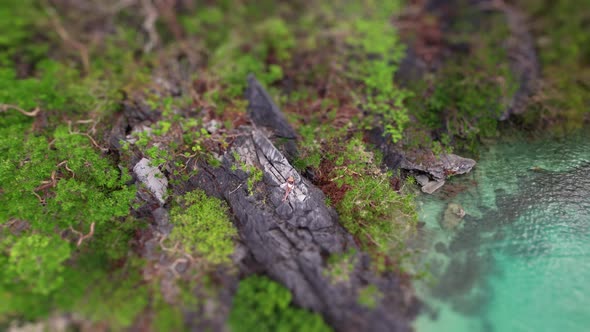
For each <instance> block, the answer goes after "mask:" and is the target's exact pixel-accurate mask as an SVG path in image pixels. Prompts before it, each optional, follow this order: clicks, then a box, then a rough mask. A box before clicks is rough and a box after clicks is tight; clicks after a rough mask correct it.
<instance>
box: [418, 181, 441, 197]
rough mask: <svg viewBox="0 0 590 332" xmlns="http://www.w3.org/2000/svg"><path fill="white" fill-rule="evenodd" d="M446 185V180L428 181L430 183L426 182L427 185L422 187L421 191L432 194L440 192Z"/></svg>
mask: <svg viewBox="0 0 590 332" xmlns="http://www.w3.org/2000/svg"><path fill="white" fill-rule="evenodd" d="M444 185H445V181H444V180H437V181H428V182H426V184H424V185H422V188H421V190H422V192H423V193H425V194H432V193H434V192H435V191H437V190H439V189H440V188H441V187H442V186H444Z"/></svg>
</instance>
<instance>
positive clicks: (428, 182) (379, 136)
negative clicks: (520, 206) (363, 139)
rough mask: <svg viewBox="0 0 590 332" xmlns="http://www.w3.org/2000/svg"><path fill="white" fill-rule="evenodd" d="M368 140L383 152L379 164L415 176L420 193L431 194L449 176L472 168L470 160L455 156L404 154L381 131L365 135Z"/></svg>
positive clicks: (421, 151)
mask: <svg viewBox="0 0 590 332" xmlns="http://www.w3.org/2000/svg"><path fill="white" fill-rule="evenodd" d="M368 138H369V141H370V142H371V143H373V144H375V145H376V146H377V148H378V149H379V150H381V152H382V153H383V163H384V164H385V166H387V167H388V168H390V169H394V170H395V169H400V168H401V169H404V170H407V171H409V172H411V173H413V174H415V175H417V177H416V180H417V182H418V183H419V184H420V185H421V186H422V191H423V192H425V193H427V194H432V193H433V192H435V191H436V190H438V189H439V188H441V187H442V186H443V185H444V184H445V180H446V179H447V178H448V177H449V176H453V175H460V174H466V173H469V172H470V171H471V169H473V167H475V165H476V162H475V160H473V159H469V158H463V157H461V156H458V155H456V154H441V155H439V156H435V155H434V154H433V153H432V152H431V151H424V150H420V151H414V152H404V151H401V150H400V149H399V148H397V147H396V146H395V145H394V144H393V143H392V142H391V139H390V138H389V137H388V136H384V135H383V131H382V130H381V129H375V130H372V131H370V132H369V135H368Z"/></svg>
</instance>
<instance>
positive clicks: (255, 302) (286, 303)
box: [229, 276, 331, 332]
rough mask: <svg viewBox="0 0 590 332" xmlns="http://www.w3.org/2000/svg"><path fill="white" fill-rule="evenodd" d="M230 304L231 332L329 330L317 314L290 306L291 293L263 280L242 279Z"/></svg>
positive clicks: (253, 278)
mask: <svg viewBox="0 0 590 332" xmlns="http://www.w3.org/2000/svg"><path fill="white" fill-rule="evenodd" d="M233 301H234V302H233V308H232V312H231V313H230V316H229V325H230V327H231V329H232V331H234V332H240V331H261V332H271V331H284V332H287V331H293V332H295V331H310V332H319V331H331V329H330V328H329V327H328V326H327V325H326V323H324V321H323V320H322V318H321V317H320V316H319V315H317V314H312V313H310V312H309V311H306V310H303V309H298V308H295V307H293V306H292V305H291V292H289V290H288V289H286V288H285V287H283V286H281V285H280V284H278V283H276V282H274V281H272V280H270V279H268V278H266V277H259V276H253V277H249V278H246V279H244V280H242V281H241V282H240V285H239V287H238V291H237V292H236V295H235V297H234V300H233Z"/></svg>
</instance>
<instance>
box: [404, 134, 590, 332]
mask: <svg viewBox="0 0 590 332" xmlns="http://www.w3.org/2000/svg"><path fill="white" fill-rule="evenodd" d="M419 201H420V202H419V205H420V206H419V210H420V217H421V220H422V221H424V222H425V223H426V224H425V226H424V228H423V229H422V234H421V236H422V240H423V243H426V244H425V245H423V248H422V249H423V250H424V254H423V256H422V257H423V261H424V262H425V263H426V264H427V266H428V270H429V271H430V275H431V277H430V278H428V279H427V280H424V281H419V282H416V288H417V289H418V293H419V295H420V296H421V297H422V298H423V300H424V301H425V310H424V313H423V314H422V315H421V316H420V317H419V318H418V320H417V321H416V324H415V327H416V330H417V331H418V332H430V331H436V332H446V331H452V332H462V331H469V332H478V331H486V332H487V331H495V332H504V331H507V332H519V331H535V332H544V331H548V332H549V331H551V332H554V331H558V332H576V331H590V130H585V131H580V132H577V133H574V134H570V135H568V136H567V137H560V138H543V137H514V138H511V139H504V140H503V141H502V142H498V143H495V144H493V145H492V146H490V147H489V148H488V149H487V150H486V151H485V152H483V153H482V154H481V156H480V161H479V163H478V165H477V166H476V168H475V169H474V171H472V173H470V174H468V175H466V176H463V177H457V178H455V179H452V180H451V182H450V184H447V185H446V186H445V187H443V189H442V191H441V192H438V193H436V194H435V195H433V196H426V195H422V196H421V197H420V199H419ZM449 203H455V204H460V207H462V208H463V210H464V211H465V216H464V217H463V218H462V219H460V218H459V216H457V215H456V214H454V215H453V213H452V212H450V213H449V212H447V213H446V215H447V217H446V219H445V210H446V209H447V207H448V204H449ZM453 225H456V226H453Z"/></svg>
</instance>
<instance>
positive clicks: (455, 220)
mask: <svg viewBox="0 0 590 332" xmlns="http://www.w3.org/2000/svg"><path fill="white" fill-rule="evenodd" d="M463 217H465V210H464V209H463V207H462V206H461V204H458V203H449V204H448V205H447V208H446V210H445V212H444V213H443V218H442V223H441V226H442V228H444V229H447V230H452V229H455V228H457V227H458V226H459V225H460V224H461V220H462V219H463Z"/></svg>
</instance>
